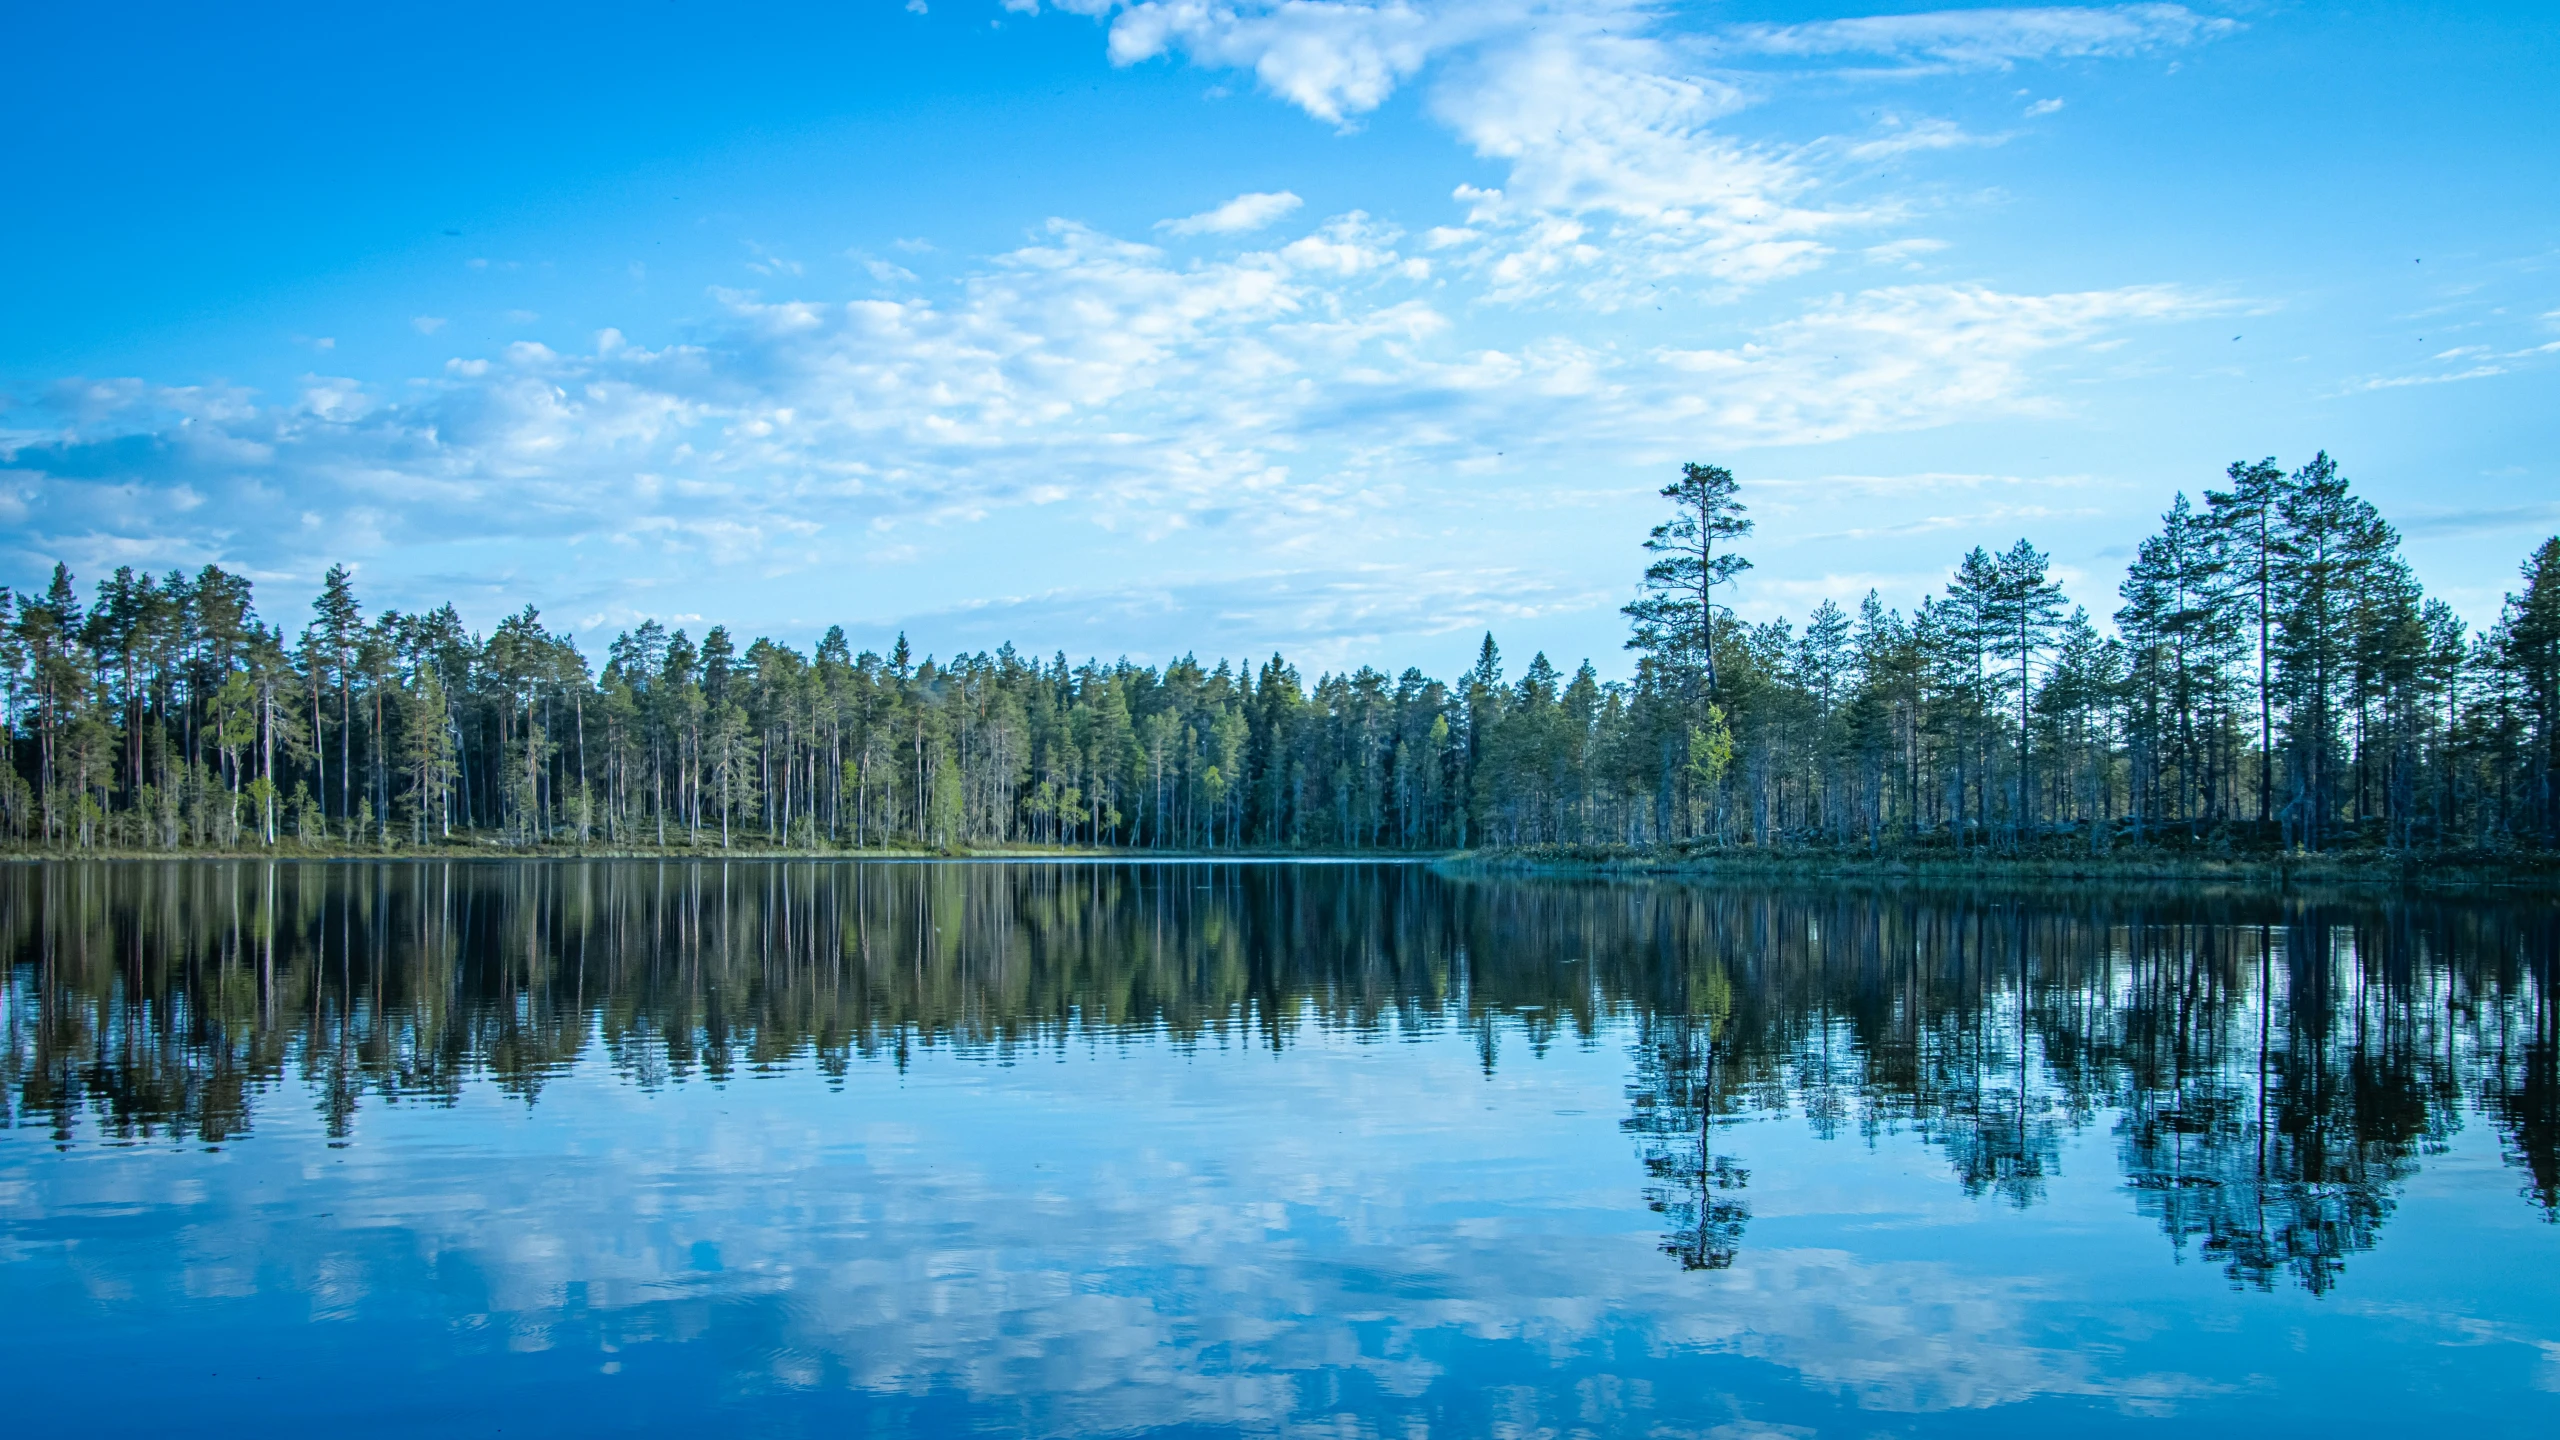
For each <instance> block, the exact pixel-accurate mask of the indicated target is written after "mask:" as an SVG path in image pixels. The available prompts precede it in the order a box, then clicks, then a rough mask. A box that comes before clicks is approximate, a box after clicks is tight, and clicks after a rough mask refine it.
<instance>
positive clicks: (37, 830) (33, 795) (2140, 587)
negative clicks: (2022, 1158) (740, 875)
mask: <svg viewBox="0 0 2560 1440" xmlns="http://www.w3.org/2000/svg"><path fill="white" fill-rule="evenodd" d="M2201 493H2202V498H2201V500H2200V501H2195V502H2191V501H2190V499H2189V498H2188V496H2187V495H2185V494H2183V493H2181V494H2179V495H2178V496H2177V497H2176V498H2175V499H2173V500H2172V501H2171V502H2170V504H2169V507H2168V509H2167V511H2166V512H2165V513H2164V514H2163V515H2162V516H2161V517H2160V521H2159V525H2158V528H2157V529H2156V531H2155V532H2154V533H2152V534H2151V535H2149V536H2148V537H2146V538H2144V539H2143V540H2142V541H2141V542H2140V544H2139V546H2138V547H2137V549H2136V553H2135V555H2134V557H2133V560H2132V562H2131V564H2130V566H2129V567H2128V569H2127V571H2126V573H2125V575H2124V577H2123V580H2122V582H2121V583H2120V584H2119V585H2118V586H2117V587H2116V593H2115V595H2114V597H2113V598H2112V607H2113V608H2112V611H2111V613H2107V614H2106V615H2105V616H2104V617H2103V618H2101V616H2100V615H2097V614H2093V613H2092V611H2091V609H2090V603H2091V602H2092V601H2093V600H2095V599H2096V597H2084V598H2082V599H2080V600H2078V601H2075V600H2074V598H2073V597H2070V596H2068V595H2066V594H2065V593H2064V591H2063V588H2062V586H2061V585H2060V584H2059V583H2058V581H2057V580H2056V579H2055V578H2054V577H2053V575H2052V573H2051V566H2050V563H2049V560H2048V557H2047V556H2046V555H2045V554H2044V553H2042V552H2040V551H2038V550H2037V549H2036V548H2035V547H2034V546H2033V545H2032V544H2030V543H2029V542H2028V541H2026V540H2024V539H2021V540H2019V541H2018V542H2017V543H2016V544H2014V545H2012V546H2010V547H2009V548H2007V549H2005V550H1999V551H1994V550H1991V549H1988V548H1982V547H1977V548H1975V549H1974V550H1972V551H1971V552H1970V553H1968V554H1966V555H1964V556H1962V557H1961V558H1960V559H1959V560H1958V561H1957V563H1956V564H1955V566H1954V568H1953V571H1952V575H1951V578H1950V579H1949V581H1948V582H1947V584H1946V586H1945V588H1944V591H1943V593H1941V594H1938V595H1934V596H1930V597H1927V598H1925V599H1923V600H1921V601H1920V602H1919V604H1918V605H1917V607H1916V608H1915V609H1913V610H1911V611H1910V612H1909V613H1905V612H1904V611H1902V610H1900V609H1896V608H1890V607H1888V606H1887V605H1886V604H1885V603H1884V602H1883V600H1882V599H1881V598H1880V597H1879V596H1877V595H1876V594H1874V593H1872V592H1870V593H1869V594H1867V595H1866V596H1864V597H1863V598H1862V599H1855V600H1853V601H1852V602H1851V604H1850V605H1849V606H1848V607H1846V608H1844V607H1843V606H1842V605H1840V604H1837V603H1833V602H1829V601H1826V602H1824V603H1823V604H1822V605H1821V606H1819V607H1818V608H1816V609H1815V610H1814V611H1813V612H1812V613H1811V614H1809V615H1807V616H1805V617H1803V619H1802V621H1801V623H1798V622H1795V621H1790V620H1787V619H1776V620H1768V621H1753V620H1748V619H1745V618H1742V617H1741V616H1739V615H1737V614H1736V612H1735V611H1734V609H1733V606H1732V601H1733V599H1734V597H1735V592H1736V589H1737V587H1738V586H1739V585H1741V584H1742V583H1743V581H1742V576H1743V575H1744V574H1745V572H1747V571H1748V570H1749V568H1750V561H1749V559H1748V556H1747V553H1746V547H1747V544H1748V541H1749V538H1750V536H1751V533H1752V522H1751V520H1750V518H1749V515H1748V513H1747V507H1746V505H1745V504H1744V503H1743V500H1742V498H1741V496H1742V487H1741V486H1740V485H1739V483H1738V482H1737V481H1736V480H1735V479H1734V477H1733V475H1732V474H1731V472H1730V471H1728V470H1726V469H1724V468H1722V467H1719V466H1713V465H1702V464H1689V465H1684V466H1683V467H1682V469H1681V473H1680V477H1679V479H1678V480H1676V481H1675V482H1673V483H1671V484H1670V485H1668V486H1666V487H1665V488H1664V489H1663V491H1662V498H1663V499H1664V500H1665V501H1667V502H1668V504H1667V507H1666V508H1667V510H1668V518H1666V519H1665V520H1664V521H1663V522H1662V523H1661V524H1660V525H1657V526H1656V527H1654V529H1653V530H1652V532H1651V534H1650V535H1649V536H1647V537H1646V538H1645V540H1644V545H1645V548H1646V551H1647V552H1648V554H1649V555H1650V557H1651V559H1650V562H1649V563H1648V565H1647V566H1646V568H1645V569H1644V570H1643V572H1642V574H1641V577H1640V580H1639V583H1638V591H1637V598H1635V599H1634V600H1633V601H1632V602H1631V603H1629V604H1628V605H1627V606H1626V607H1625V609H1626V614H1627V617H1628V620H1629V622H1630V634H1629V639H1628V642H1627V644H1628V647H1629V649H1630V650H1631V651H1633V664H1632V667H1631V669H1632V674H1631V675H1630V677H1629V678H1627V679H1624V680H1603V679H1602V678H1600V675H1599V672H1598V670H1597V669H1596V668H1595V667H1594V666H1593V665H1592V664H1591V663H1590V662H1589V661H1587V660H1586V661H1584V662H1583V663H1581V664H1580V665H1579V666H1578V667H1577V668H1575V669H1574V670H1572V671H1571V672H1567V671H1565V670H1563V669H1561V668H1559V667H1558V666H1556V665H1555V664H1554V663H1552V662H1551V661H1550V660H1549V659H1548V657H1547V656H1545V655H1543V654H1539V655H1535V656H1532V657H1531V658H1530V660H1529V661H1528V663H1527V664H1526V665H1524V666H1521V667H1519V669H1518V670H1517V672H1516V673H1508V672H1507V668H1506V664H1505V660H1504V657H1503V655H1502V652H1501V650H1500V649H1499V647H1498V646H1497V644H1496V643H1495V639H1494V637H1493V636H1491V635H1487V636H1486V637H1485V638H1484V641H1483V644H1482V647H1481V650H1480V653H1479V656H1478V659H1477V661H1476V663H1475V664H1474V666H1473V667H1472V668H1470V669H1468V670H1467V671H1466V672H1465V673H1463V674H1460V675H1457V676H1455V677H1452V678H1448V679H1440V678H1434V677H1431V676H1427V675H1425V674H1423V673H1422V672H1421V671H1419V670H1418V669H1412V668H1407V669H1405V670H1403V671H1401V672H1399V673H1395V674H1390V673H1388V672H1387V671H1385V670H1381V669H1377V668H1373V667H1370V666H1365V665H1364V666H1362V667H1360V668H1358V669H1356V670H1351V671H1348V672H1346V673H1322V674H1318V675H1316V676H1315V677H1314V679H1313V681H1312V683H1310V681H1309V679H1308V677H1307V676H1306V674H1305V673H1304V672H1302V671H1301V670H1299V669H1298V668H1297V667H1296V666H1293V665H1292V664H1290V663H1289V662H1288V660H1287V659H1286V658H1285V657H1283V656H1281V655H1278V654H1274V655H1272V656H1271V657H1270V658H1269V659H1267V660H1263V661H1260V662H1253V661H1248V660H1225V659H1221V660H1217V661H1215V662H1213V663H1210V662H1203V661H1201V660H1198V659H1196V658H1193V657H1191V656H1185V657H1183V658H1181V659H1178V660H1175V661H1172V662H1171V663H1168V664H1164V665H1161V666H1155V665H1144V664H1137V663H1133V662H1131V661H1129V660H1126V659H1122V660H1118V661H1113V662H1103V661H1099V660H1087V661H1085V662H1084V663H1082V664H1070V663H1069V662H1068V660H1067V658H1066V656H1064V655H1063V654H1059V655H1054V656H1052V657H1050V658H1049V659H1046V660H1043V659H1040V658H1039V657H1037V656H1033V655H1025V654H1022V653H1020V652H1018V651H1017V650H1016V649H1015V648H1014V647H1012V646H1010V645H1007V646H1004V647H1001V648H998V649H995V650H992V651H983V652H979V653H975V654H970V653H959V654H953V655H951V656H949V657H948V658H947V659H936V658H935V657H933V656H931V655H926V656H923V657H921V658H919V657H918V656H917V655H916V654H915V653H914V651H913V650H912V649H911V647H910V646H909V644H908V642H907V639H906V637H905V636H904V635H903V634H901V635H899V636H897V637H896V639H895V640H894V642H893V643H890V644H888V645H886V646H885V647H884V648H880V649H875V648H862V649H857V648H856V647H855V643H854V641H853V640H852V639H850V638H848V637H847V635H846V634H845V632H844V630H843V629H842V628H841V627H838V628H832V629H830V630H828V631H827V632H826V634H825V636H824V637H823V638H821V639H820V640H819V641H818V642H817V643H816V645H815V646H814V647H812V648H811V649H809V650H806V651H803V650H799V649H796V648H794V647H793V646H791V645H789V644H786V643H781V642H777V641H775V640H771V639H766V638H756V639H753V640H751V641H748V642H747V643H745V644H743V645H741V644H740V643H739V640H738V638H737V636H736V635H734V634H733V633H732V632H731V631H729V630H728V629H727V628H726V627H724V626H718V625H715V626H712V627H710V628H709V629H707V630H705V631H704V632H703V633H702V634H701V635H700V636H699V637H696V636H693V635H691V634H688V633H687V632H686V631H685V630H682V629H677V630H672V631H670V630H668V629H666V628H665V627H664V626H662V625H661V624H659V623H658V622H656V621H654V620H653V621H649V622H647V623H644V624H641V625H639V626H638V627H636V628H633V629H630V630H627V631H625V632H623V633H621V634H619V635H617V636H616V637H615V638H614V639H613V641H612V642H611V643H610V644H609V645H607V646H606V647H605V651H604V654H603V656H602V657H601V664H598V663H597V661H596V659H595V658H593V657H590V656H588V655H587V654H585V653H583V652H582V651H581V650H580V649H579V647H578V645H577V644H576V643H575V641H574V640H573V639H572V638H570V637H568V636H566V635H563V634H560V633H558V632H555V631H554V630H552V629H550V628H549V627H547V626H546V625H545V624H544V623H543V621H542V617H541V614H540V612H539V611H538V610H536V609H535V608H533V607H531V606H527V607H526V608H525V609H524V610H522V611H521V612H519V613H517V614H514V615H511V616H508V617H506V618H505V619H503V620H501V621H500V622H498V624H497V625H496V627H495V628H494V629H493V630H491V631H489V632H488V633H486V634H485V635H484V634H481V633H478V632H475V631H473V630H471V629H470V628H469V627H468V626H467V625H466V624H465V623H464V621H463V619H462V617H461V616H460V615H459V614H458V613H457V612H456V610H455V609H454V607H453V606H451V605H449V604H448V605H444V606H441V607H439V608H436V609H432V610H421V611H417V612H411V613H404V612H401V611H398V610H381V611H378V612H375V613H372V614H368V613H367V612H366V609H365V607H364V605H363V603H362V602H361V600H360V598H359V596H358V593H357V590H356V586H355V583H354V576H353V574H352V572H351V571H349V570H348V569H347V568H346V567H344V566H336V567H333V568H331V570H330V571H329V572H328V575H327V577H326V578H325V580H324V581H323V583H322V586H321V589H320V593H319V595H318V597H317V598H316V599H315V600H313V602H312V603H311V606H310V609H309V611H308V613H307V614H306V615H299V616H292V617H290V618H268V617H265V616H262V615H261V614H260V612H259V611H258V609H257V607H256V604H255V602H254V598H253V596H252V593H251V586H250V584H249V582H248V581H247V580H246V579H245V578H243V577H241V576H239V575H237V574H233V573H230V572H228V571H226V570H224V569H222V568H220V567H218V566H210V565H208V566H206V567H204V568H203V569H202V570H200V571H199V572H198V573H196V574H194V575H192V576H190V575H187V574H185V573H183V572H179V571H172V572H170V573H169V574H167V575H166V576H154V575H151V574H149V573H144V572H137V571H134V570H132V569H119V570H117V571H116V572H115V573H114V574H113V575H112V576H109V577H107V578H105V579H102V580H97V581H96V582H95V583H94V585H93V586H92V588H91V589H90V590H89V592H88V593H87V594H86V595H85V596H84V595H83V594H82V592H81V589H80V587H79V584H78V583H77V581H76V579H75V577H74V576H73V575H72V574H71V573H70V571H69V570H68V569H67V568H66V567H64V566H62V565H59V564H57V565H56V566H55V567H54V570H53V573H52V577H51V580H50V583H48V584H44V585H42V586H41V587H40V588H28V589H25V590H17V589H11V588H5V587H0V683H5V692H6V705H7V713H6V730H7V736H8V742H9V759H10V763H9V764H8V765H7V766H5V767H0V842H5V843H6V844H7V845H9V846H10V847H12V848H17V849H25V850H43V851H91V852H95V851H117V852H155V851H156V852H173V851H211V852H224V853H240V852H252V851H262V850H264V851H271V850H277V849H284V850H325V851H346V850H363V851H366V852H381V851H399V850H404V849H421V848H427V849H449V848H458V847H471V848H476V849H480V850H483V851H486V850H490V849H493V848H494V849H512V850H518V851H535V850H542V849H560V850H586V851H600V850H611V851H620V852H630V851H658V850H723V849H725V850H733V851H734V850H740V849H751V850H757V851H773V850H791V851H800V852H821V851H834V850H845V851H871V850H880V849H884V848H887V849H901V850H908V851H919V850H920V851H933V852H955V853H956V852H964V851H971V850H979V851H984V850H989V849H1006V848H1031V847H1079V848H1081V847H1094V848H1105V849H1116V850H1140V851H1179V852H1273V851H1318V852H1332V853H1339V852H1368V851H1449V850H1460V849H1475V850H1483V849H1502V848H1508V847H1532V846H1628V847H1646V848H1653V849H1668V850H1673V851H1678V852H1681V853H1698V852H1706V851H1723V850H1728V849H1730V850H1735V851H1743V850H1747V849H1758V850H1762V851H1766V852H1769V853H1773V854H1777V853H1795V852H1805V853H1865V854H1877V855H1880V854H1885V853H1888V852H1890V853H1894V854H1908V853H1929V852H1945V853H1949V854H1986V855H1995V856H1996V855H2019V854H2030V853H2034V854H2052V853H2065V854H2071V855H2086V856H2091V857H2097V856H2105V855H2110V854H2115V853H2120V852H2125V851H2128V850H2140V851H2143V852H2146V853H2160V852H2164V851H2168V852H2176V851H2182V850H2183V851H2192V852H2196V853H2206V854H2223V853H2229V854H2271V853H2279V852H2366V853H2377V854H2381V853H2388V854H2393V855H2415V854H2448V853H2457V852H2460V853H2482V854H2497V853H2521V852H2533V851H2544V850H2550V849H2552V848H2554V847H2555V844H2560V794H2555V791H2554V779H2555V769H2560V537H2554V538H2553V539H2551V540H2548V541H2545V542H2544V543H2543V544H2542V545H2541V546H2539V547H2538V548H2537V549H2535V550H2534V551H2533V553H2532V554H2531V555H2530V556H2528V557H2526V559H2525V560H2524V563H2523V566H2522V570H2521V574H2520V577H2519V583H2518V586H2517V588H2516V589H2515V590H2514V591H2513V592H2511V593H2510V594H2509V595H2508V597H2507V600H2506V604H2505V607H2504V610H2503V612H2502V614H2501V616H2500V618H2499V620H2498V621H2497V623H2496V624H2495V625H2494V626H2493V627H2492V628H2490V629H2489V630H2487V631H2486V632H2478V633H2475V632H2473V631H2472V630H2470V629H2469V628H2468V627H2466V625H2465V624H2464V622H2463V621H2462V620H2461V619H2460V618H2459V617H2458V616H2457V615H2456V614H2455V613H2454V611H2453V609H2452V608H2451V607H2450V606H2448V605H2447V604H2445V603H2444V602H2443V601H2442V600H2440V599H2436V598H2431V597H2429V596H2428V595H2427V594H2426V593H2425V591H2424V590H2423V588H2422V587H2421V586H2420V584H2419V582H2418V580H2417V577H2416V576H2415V574H2414V573H2413V572H2412V570H2411V567H2410V566H2409V564H2408V563H2407V561H2406V560H2405V558H2404V557H2403V556H2402V554H2401V549H2400V538H2399V535H2398V532H2397V531H2395V530H2394V529H2393V527H2392V526H2391V525H2390V524H2389V523H2388V522H2387V521H2386V520H2385V519H2384V518H2383V517H2382V515H2381V514H2380V513H2379V512H2378V511H2377V510H2376V509H2375V507H2374V506H2373V505H2372V504H2371V503H2370V502H2368V501H2367V500H2365V499H2364V498H2362V497H2361V496H2359V495H2357V494H2356V493H2355V492H2354V489H2353V487H2352V486H2351V485H2350V484H2349V482H2348V480H2347V479H2346V477H2345V476H2344V475H2343V474H2341V473H2340V471H2339V468H2338V466H2337V464H2336V463H2335V462H2334V461H2333V460H2332V459H2331V458H2330V457H2329V456H2328V455H2326V454H2325V453H2323V454H2321V455H2318V456H2315V457H2314V458H2313V459H2311V460H2310V461H2309V462H2307V463H2305V464H2303V465H2300V466H2298V467H2296V468H2293V469H2290V470H2288V469H2286V468H2284V467H2282V466H2280V465H2278V464H2277V463H2276V462H2275V461H2274V460H2272V459H2270V460H2263V461H2255V462H2241V463H2235V464H2233V465H2232V466H2230V467H2229V470H2228V471H2227V473H2226V475H2225V476H2224V477H2223V484H2222V486H2221V487H2220V488H2206V489H2204V490H2203V491H2202V492H2201ZM2097 603H2099V604H2101V605H2104V604H2106V603H2108V602H2104V601H2099V602H2097Z"/></svg>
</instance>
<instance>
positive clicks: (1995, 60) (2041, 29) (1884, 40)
mask: <svg viewBox="0 0 2560 1440" xmlns="http://www.w3.org/2000/svg"><path fill="white" fill-rule="evenodd" d="M2239 28H2240V26H2239V23H2238V22H2237V21H2233V20H2226V19H2222V18H2220V17H2217V16H2208V15H2199V14H2197V13H2196V12H2194V11H2193V10H2190V9H2188V8H2187V7H2186V6H2184V5H2111V6H2036V7H2021V8H2016V9H1983V10H1940V11H1934V12H1930V13H1926V14H1919V15H1873V16H1862V17H1858V18H1855V19H1847V20H1818V21H1813V22H1811V23H1807V24H1800V25H1736V26H1732V27H1729V28H1727V29H1725V30H1723V31H1721V32H1719V33H1718V35H1717V36H1716V38H1715V40H1714V41H1713V45H1714V47H1715V48H1716V49H1718V50H1720V51H1723V52H1725V53H1731V54H1743V55H1766V56H1784V57H1789V58H1805V57H1816V56H1822V57H1833V56H1862V57H1872V58H1878V59H1886V60H1896V61H1902V62H1922V63H1928V64H1935V65H1946V66H1959V67H1966V68H1996V69H2005V68H2007V67H2009V66H2012V65H2015V64H2018V63H2020V62H2022V61H2028V60H2052V59H2074V58H2080V57H2086V56H2106V55H2134V54H2140V53H2142V52H2144V51H2148V50H2162V49H2171V48H2176V47H2180V46H2186V45H2193V44H2197V43H2199V42H2202V41H2206V40H2211V39H2215V38H2217V37H2220V36H2224V35H2228V34H2231V33H2232V32H2234V31H2236V30H2238V29H2239Z"/></svg>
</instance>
